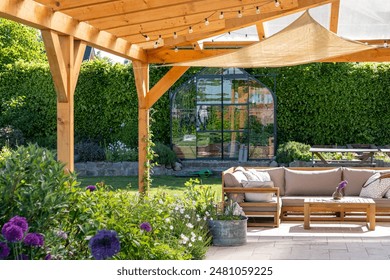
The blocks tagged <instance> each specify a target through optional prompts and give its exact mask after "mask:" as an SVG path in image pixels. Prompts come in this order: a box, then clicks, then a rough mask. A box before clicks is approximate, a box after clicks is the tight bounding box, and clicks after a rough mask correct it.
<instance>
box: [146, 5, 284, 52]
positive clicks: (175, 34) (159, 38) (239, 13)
mask: <svg viewBox="0 0 390 280" xmlns="http://www.w3.org/2000/svg"><path fill="white" fill-rule="evenodd" d="M268 4H269V3H265V4H263V5H262V6H264V5H268ZM274 4H275V7H280V1H279V0H274ZM262 6H254V7H253V9H254V11H255V13H256V15H259V14H260V13H261V8H262ZM248 10H251V9H246V10H245V11H248ZM243 11H244V10H238V11H237V10H236V11H214V12H213V13H211V14H210V15H209V16H208V17H205V18H204V20H202V21H200V22H197V23H194V24H192V25H191V26H189V27H185V28H182V29H178V30H176V31H175V32H173V38H174V39H177V38H178V33H180V32H181V33H182V32H185V31H186V30H187V32H188V33H193V32H194V28H193V26H199V25H201V24H203V25H206V26H209V25H211V24H212V22H210V20H209V19H210V18H212V17H213V16H214V15H215V14H218V18H219V19H220V20H222V19H224V18H225V14H226V13H235V14H236V15H237V17H238V18H242V17H243ZM139 33H140V34H141V35H142V36H143V37H144V38H145V40H146V41H150V40H151V38H150V37H149V36H148V35H147V34H146V33H143V32H141V31H140V32H139ZM230 33H234V32H230ZM240 34H241V33H240ZM171 35H172V33H162V34H160V35H157V38H156V39H155V40H154V41H155V42H156V43H155V45H154V47H155V48H156V46H157V47H158V45H159V44H161V43H162V38H163V37H166V36H171ZM249 35H251V34H249ZM253 35H254V34H253ZM223 36H225V34H222V35H219V36H217V37H216V38H214V39H218V38H221V37H223ZM245 37H246V38H247V37H248V34H245ZM213 41H214V40H213Z"/></svg>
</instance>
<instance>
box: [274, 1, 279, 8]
mask: <svg viewBox="0 0 390 280" xmlns="http://www.w3.org/2000/svg"><path fill="white" fill-rule="evenodd" d="M279 6H280V3H279V0H275V7H276V8H279Z"/></svg>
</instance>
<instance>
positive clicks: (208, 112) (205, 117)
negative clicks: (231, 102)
mask: <svg viewBox="0 0 390 280" xmlns="http://www.w3.org/2000/svg"><path fill="white" fill-rule="evenodd" d="M221 116H222V114H221V106H220V105H198V106H197V115H196V130H197V131H208V130H218V131H220V130H221V129H222V117H221Z"/></svg>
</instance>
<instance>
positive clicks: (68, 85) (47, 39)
mask: <svg viewBox="0 0 390 280" xmlns="http://www.w3.org/2000/svg"><path fill="white" fill-rule="evenodd" d="M42 38H43V42H44V44H45V48H46V54H47V58H48V61H49V65H50V71H51V73H52V76H53V81H54V86H55V89H56V92H57V157H58V160H59V161H61V162H63V163H65V165H66V166H65V168H66V170H67V171H70V172H72V171H74V91H75V89H76V84H77V79H78V77H79V73H80V67H81V62H82V59H83V55H84V52H85V48H86V44H85V43H84V42H82V41H80V40H75V39H74V38H73V37H72V36H66V35H59V34H58V33H56V32H54V31H51V30H43V31H42Z"/></svg>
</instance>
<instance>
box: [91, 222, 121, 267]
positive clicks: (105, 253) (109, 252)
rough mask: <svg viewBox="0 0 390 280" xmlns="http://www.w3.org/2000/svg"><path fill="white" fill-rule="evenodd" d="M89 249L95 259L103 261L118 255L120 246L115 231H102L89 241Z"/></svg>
mask: <svg viewBox="0 0 390 280" xmlns="http://www.w3.org/2000/svg"><path fill="white" fill-rule="evenodd" d="M89 248H90V249H91V253H92V256H93V257H94V258H95V259H97V260H105V259H107V258H110V257H112V256H114V255H115V254H116V253H118V252H119V250H120V249H121V246H120V243H119V239H118V236H117V233H116V231H114V230H106V229H104V230H99V231H98V232H97V234H96V235H95V236H94V237H92V238H91V240H89Z"/></svg>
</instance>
